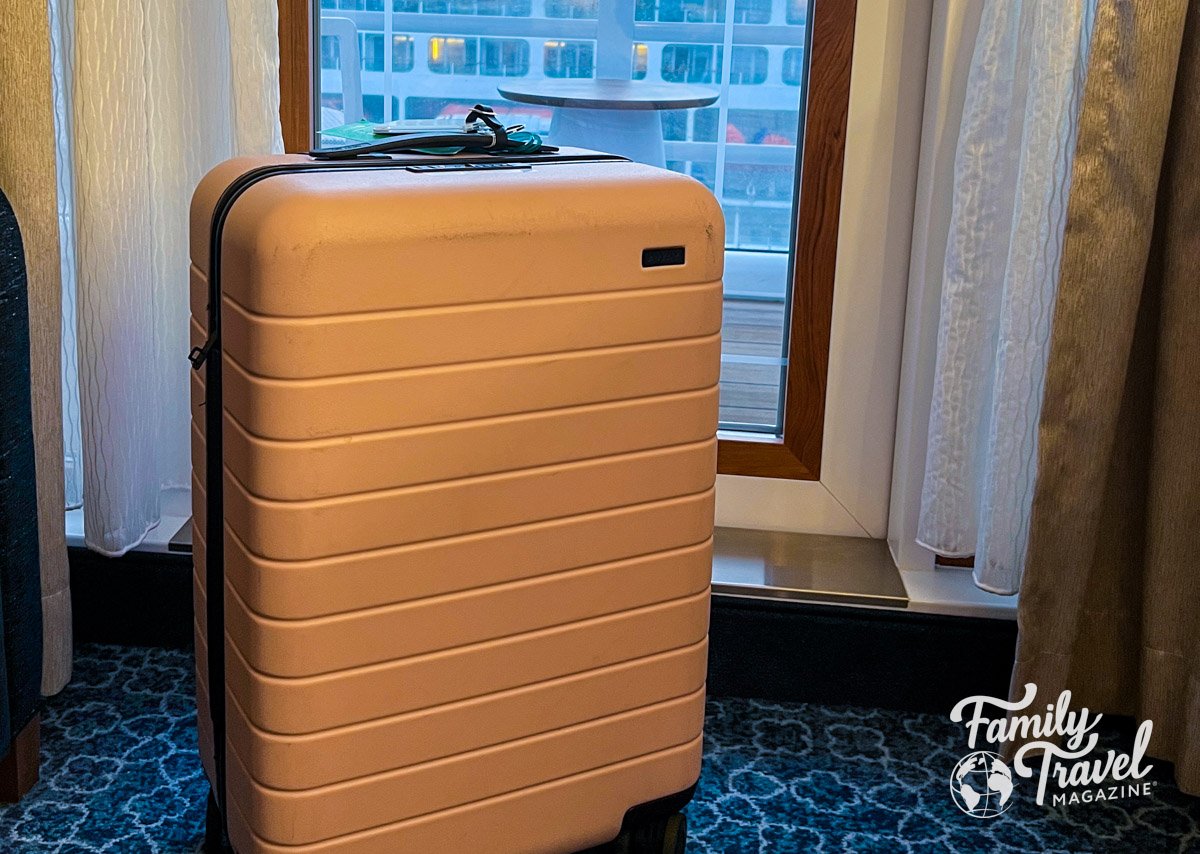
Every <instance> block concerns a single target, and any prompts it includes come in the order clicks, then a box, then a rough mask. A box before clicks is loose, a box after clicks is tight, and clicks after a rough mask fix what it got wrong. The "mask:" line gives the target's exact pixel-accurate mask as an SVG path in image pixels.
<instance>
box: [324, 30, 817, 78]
mask: <svg viewBox="0 0 1200 854" xmlns="http://www.w3.org/2000/svg"><path fill="white" fill-rule="evenodd" d="M383 39H384V37H383V33H372V32H362V33H359V35H358V40H359V65H360V66H361V67H362V70H363V71H383V70H384V60H385V57H384V53H383V44H384V40H383ZM595 53H596V48H595V43H594V42H591V41H564V40H555V41H546V42H543V44H542V67H543V73H544V74H545V76H547V77H592V76H593V75H594V73H595V64H596V57H595ZM649 54H650V51H649V48H648V47H647V46H646V45H645V44H640V43H639V44H635V45H634V46H633V57H632V68H631V71H632V77H633V79H634V80H644V79H645V78H646V75H647V72H648V70H649V67H648V66H649ZM723 54H724V50H723V49H722V48H721V47H719V46H717V45H697V44H667V45H664V46H663V51H662V63H661V66H660V68H659V73H660V75H661V78H660V79H662V80H663V81H664V82H667V83H720V82H721V79H722V73H723V70H724V69H723V68H722V64H723ZM782 56H783V67H782V69H781V77H782V80H783V82H784V83H785V84H786V85H788V86H799V85H800V83H801V80H802V79H803V75H804V49H803V48H799V47H790V48H786V49H785V50H784V51H783V54H782ZM426 62H427V64H428V67H429V70H430V71H432V72H434V73H436V74H478V75H483V76H487V77H524V76H525V75H526V74H528V73H529V42H528V41H527V40H525V39H503V38H487V37H480V38H476V37H459V36H433V37H431V38H430V39H429V49H428V56H427V57H426ZM415 64H416V46H415V43H414V41H413V39H412V37H411V36H407V35H396V36H393V37H392V71H395V72H406V71H412V70H413V68H414V66H415ZM341 65H342V60H341V50H340V44H339V42H338V40H337V39H336V38H334V37H332V36H325V37H323V38H322V39H321V67H322V68H326V69H338V68H341ZM769 65H770V53H769V51H768V50H767V48H765V47H760V46H751V45H735V46H734V47H733V64H732V67H731V68H730V69H729V81H730V83H733V84H735V85H744V86H757V85H759V84H762V83H764V82H766V79H767V70H768V67H769Z"/></svg>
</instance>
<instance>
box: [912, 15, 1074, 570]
mask: <svg viewBox="0 0 1200 854" xmlns="http://www.w3.org/2000/svg"><path fill="white" fill-rule="evenodd" d="M1096 3H1097V0H1061V2H1054V3H1042V2H1036V0H987V2H986V4H985V5H984V7H983V14H982V18H981V20H980V26H979V35H978V38H977V40H976V43H975V53H974V58H973V60H972V65H971V71H970V75H969V78H968V82H967V92H966V101H965V105H964V110H963V122H962V128H961V132H960V135H959V140H958V150H957V156H956V159H955V175H954V197H953V205H952V211H951V219H950V228H949V234H948V240H947V245H946V254H945V265H944V269H943V276H942V302H941V314H940V322H939V329H938V352H937V367H936V370H935V374H934V386H933V403H932V406H931V409H930V420H929V444H928V455H927V457H926V467H925V481H924V489H923V492H922V500H921V513H920V519H919V522H918V541H919V542H920V543H921V544H922V545H924V546H926V547H928V548H930V549H932V550H933V551H934V552H937V553H938V554H942V555H947V556H954V557H966V556H970V555H974V558H975V560H974V565H975V580H976V583H977V584H978V585H979V586H980V587H982V588H984V589H986V590H990V591H992V592H994V593H1005V594H1011V593H1016V592H1017V590H1018V588H1019V586H1020V579H1021V572H1022V568H1023V564H1024V558H1025V551H1026V546H1027V544H1028V540H1029V517H1030V508H1031V505H1032V500H1033V485H1034V479H1035V475H1036V459H1037V424H1038V416H1039V413H1040V409H1041V399H1042V385H1043V382H1044V379H1045V374H1046V354H1047V346H1048V341H1049V336H1050V318H1051V312H1052V309H1053V306H1054V297H1055V293H1056V288H1057V282H1058V274H1059V264H1060V261H1061V257H1062V245H1063V230H1064V226H1065V221H1066V220H1065V215H1066V200H1067V197H1068V194H1069V191H1070V175H1071V165H1072V158H1073V154H1074V150H1075V139H1076V131H1077V126H1078V118H1079V110H1080V102H1081V98H1082V95H1083V88H1084V82H1085V77H1086V70H1087V60H1088V51H1089V48H1090V44H1091V34H1092V29H1093V26H1094V20H1095V15H1096Z"/></svg>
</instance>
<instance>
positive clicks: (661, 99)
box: [499, 79, 720, 166]
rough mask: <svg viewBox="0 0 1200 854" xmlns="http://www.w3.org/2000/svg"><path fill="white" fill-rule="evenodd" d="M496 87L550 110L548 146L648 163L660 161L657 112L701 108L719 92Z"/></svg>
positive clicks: (565, 83) (577, 83)
mask: <svg viewBox="0 0 1200 854" xmlns="http://www.w3.org/2000/svg"><path fill="white" fill-rule="evenodd" d="M499 91H500V94H501V95H502V96H504V97H505V98H507V99H508V100H510V101H517V102H519V103H522V104H538V105H540V106H544V107H553V108H554V115H553V118H552V119H551V121H550V138H549V139H548V140H547V142H549V143H551V144H552V145H559V146H570V147H573V148H590V149H592V150H594V151H605V152H608V153H610V154H620V155H622V156H623V157H628V158H629V159H630V160H636V161H638V162H639V163H648V164H650V165H651V166H665V165H666V158H665V156H664V154H663V137H662V120H661V119H660V118H659V115H658V113H659V111H661V110H686V109H689V108H691V107H707V106H708V105H709V104H712V103H713V102H715V101H716V100H717V98H718V97H719V95H720V93H719V92H717V91H716V90H715V89H709V88H706V87H704V86H692V85H686V84H675V83H648V82H643V81H640V80H604V79H601V80H590V79H589V80H582V79H576V80H530V81H528V82H527V83H523V82H522V81H518V80H514V81H511V82H508V81H506V82H505V83H504V85H502V86H500V87H499Z"/></svg>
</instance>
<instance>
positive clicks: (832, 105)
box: [278, 0, 857, 480]
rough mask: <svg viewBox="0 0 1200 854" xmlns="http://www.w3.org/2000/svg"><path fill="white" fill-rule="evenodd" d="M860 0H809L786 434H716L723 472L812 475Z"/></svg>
mask: <svg viewBox="0 0 1200 854" xmlns="http://www.w3.org/2000/svg"><path fill="white" fill-rule="evenodd" d="M278 2H279V60H280V61H279V87H280V107H279V115H280V119H281V121H282V125H283V139H284V147H285V149H286V150H287V151H307V150H308V149H309V148H310V147H311V146H312V137H313V108H314V96H313V91H312V80H313V75H312V72H311V68H310V62H311V57H312V55H313V51H312V38H313V33H312V25H313V9H312V3H311V0H278ZM856 6H857V0H813V3H812V11H811V16H810V20H809V34H808V43H809V46H808V50H809V74H808V82H807V86H806V93H805V102H804V103H805V121H804V139H803V141H802V147H801V153H800V180H799V182H798V187H799V205H798V212H797V217H796V232H795V233H796V248H795V252H794V254H793V259H794V269H793V271H792V293H791V301H790V305H791V316H790V326H789V332H788V369H787V381H786V383H785V392H784V394H785V396H784V418H783V436H782V437H779V438H776V439H773V440H770V439H768V440H758V439H752V438H722V439H721V440H720V441H719V443H718V451H717V468H718V471H719V472H720V473H721V474H735V475H750V476H754V477H775V478H789V479H793V480H818V479H819V478H820V476H821V443H822V438H823V434H824V431H825V391H826V380H827V377H828V373H829V335H830V328H831V325H832V321H833V284H834V273H835V269H836V262H837V243H838V218H839V216H840V213H841V202H842V168H843V165H844V163H845V153H846V122H847V116H848V114H849V103H850V68H851V59H852V55H853V52H854V19H855V12H856Z"/></svg>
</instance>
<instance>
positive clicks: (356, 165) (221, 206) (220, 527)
mask: <svg viewBox="0 0 1200 854" xmlns="http://www.w3.org/2000/svg"><path fill="white" fill-rule="evenodd" d="M626 160H627V158H624V157H618V156H616V155H611V154H557V155H550V156H546V155H536V154H528V155H504V156H483V157H471V158H465V157H461V156H458V157H422V158H421V159H419V160H418V159H405V160H396V159H393V158H391V157H386V158H381V159H378V160H358V161H338V160H325V161H310V162H306V163H280V164H276V165H273V166H262V167H259V168H257V169H251V170H250V171H249V172H245V173H243V174H242V175H239V176H238V177H237V179H235V180H234V181H233V182H232V183H231V184H230V185H229V186H228V187H226V188H225V191H224V192H223V193H222V194H221V196H220V198H219V199H218V200H217V204H216V205H215V207H214V208H213V215H212V224H211V226H210V229H209V243H208V271H207V274H208V328H207V330H206V333H207V337H206V340H205V342H204V344H203V345H202V346H200V347H195V348H193V349H192V351H191V353H189V355H188V359H189V361H190V362H191V363H192V367H193V369H195V370H200V369H201V368H204V372H205V373H204V447H205V460H204V473H205V486H206V492H205V510H206V513H207V517H208V518H207V519H206V522H205V531H204V540H205V548H206V551H205V561H204V590H205V600H206V603H207V608H206V614H205V631H206V635H207V640H208V662H207V663H208V667H207V670H208V694H209V697H208V701H209V717H210V719H211V723H212V741H213V753H214V757H213V767H214V769H215V771H216V781H215V783H216V785H215V786H214V791H213V796H214V798H215V800H216V802H217V805H218V807H219V808H220V813H221V821H222V823H223V824H224V825H226V827H227V826H228V819H227V818H226V815H227V812H226V809H225V804H226V797H225V780H226V763H225V735H226V727H225V532H224V522H225V481H224V478H225V472H224V442H223V435H222V430H223V424H222V414H223V412H224V399H223V397H222V394H221V379H222V378H221V296H222V293H221V249H222V238H223V236H224V231H225V222H226V221H227V220H228V218H229V213H230V211H231V210H232V208H233V206H234V204H235V203H236V202H237V200H238V199H239V198H241V196H242V194H243V193H245V192H246V191H247V190H249V189H250V188H251V187H253V186H254V185H255V184H257V183H259V182H260V181H264V180H266V179H267V178H272V177H274V176H277V175H292V174H296V173H300V172H332V171H346V170H349V171H367V170H371V169H408V168H409V167H413V166H450V165H456V164H467V163H485V164H486V163H528V164H531V165H534V164H544V165H553V164H564V163H596V162H623V161H626Z"/></svg>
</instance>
